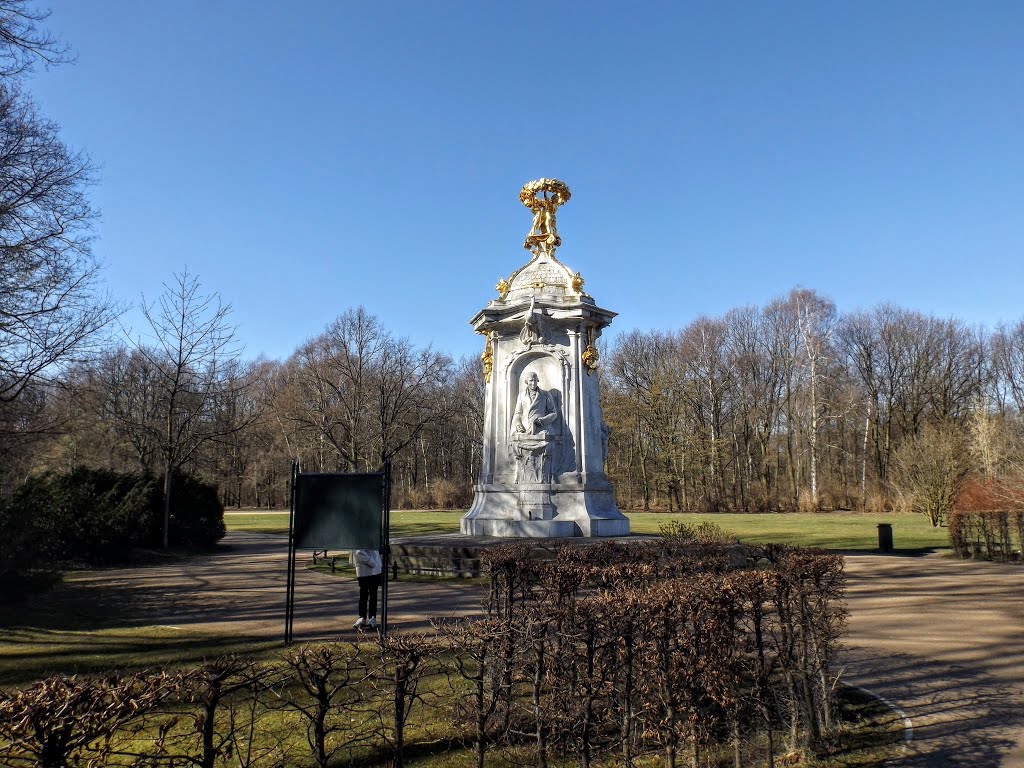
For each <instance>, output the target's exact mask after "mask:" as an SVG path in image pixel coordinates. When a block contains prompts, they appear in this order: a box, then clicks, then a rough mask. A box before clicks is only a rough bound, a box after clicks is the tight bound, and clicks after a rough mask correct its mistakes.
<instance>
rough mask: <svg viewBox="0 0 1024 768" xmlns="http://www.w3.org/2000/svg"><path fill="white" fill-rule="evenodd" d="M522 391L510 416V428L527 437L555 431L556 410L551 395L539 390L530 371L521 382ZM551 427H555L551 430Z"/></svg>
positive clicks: (535, 379) (538, 385)
mask: <svg viewBox="0 0 1024 768" xmlns="http://www.w3.org/2000/svg"><path fill="white" fill-rule="evenodd" d="M523 384H524V386H523V389H522V391H521V392H520V393H519V397H518V398H517V399H516V410H515V413H514V414H512V428H513V429H514V430H515V431H516V432H519V433H525V434H527V435H545V434H547V432H549V431H557V425H555V421H556V420H557V419H558V408H557V406H556V405H555V399H554V398H553V397H552V396H551V393H549V392H546V391H544V390H543V389H541V388H540V384H539V380H538V378H537V374H536V373H533V372H532V371H531V372H530V373H528V374H527V375H526V378H525V379H524V380H523ZM552 427H556V429H555V430H552V429H551V428H552Z"/></svg>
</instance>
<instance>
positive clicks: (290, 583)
mask: <svg viewBox="0 0 1024 768" xmlns="http://www.w3.org/2000/svg"><path fill="white" fill-rule="evenodd" d="M298 478H299V462H297V461H293V462H292V479H291V488H290V489H289V493H288V497H289V502H288V580H287V583H286V585H285V598H284V642H285V645H288V644H290V643H291V642H292V627H293V624H294V619H295V505H296V495H297V493H296V486H297V485H298V482H297V481H298Z"/></svg>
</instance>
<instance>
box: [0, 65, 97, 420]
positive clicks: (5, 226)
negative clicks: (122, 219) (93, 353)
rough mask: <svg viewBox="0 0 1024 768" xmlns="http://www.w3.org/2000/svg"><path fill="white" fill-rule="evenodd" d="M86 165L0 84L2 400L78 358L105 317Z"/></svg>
mask: <svg viewBox="0 0 1024 768" xmlns="http://www.w3.org/2000/svg"><path fill="white" fill-rule="evenodd" d="M92 182H93V172H92V168H91V167H90V165H89V162H88V159H87V158H85V157H83V156H82V155H80V154H76V153H74V152H72V151H71V150H69V149H68V148H67V147H66V146H65V145H64V144H63V143H62V142H61V140H60V138H59V136H58V128H57V126H56V125H55V124H54V123H52V122H50V121H48V120H45V119H44V118H42V117H41V116H40V115H39V114H38V113H37V112H36V109H35V107H34V105H33V104H32V102H31V101H30V100H29V99H28V98H27V97H25V96H23V95H21V94H20V93H19V92H18V90H17V88H16V87H15V86H13V85H10V84H3V83H0V261H2V262H3V265H4V268H3V270H2V271H0V401H11V400H13V399H14V398H16V397H17V396H18V395H19V394H21V392H22V391H23V390H24V389H25V387H26V386H28V385H29V383H30V382H33V381H35V380H37V379H39V378H40V377H43V378H48V377H49V378H52V377H53V376H54V375H55V374H56V373H57V371H58V370H59V366H60V365H61V364H63V363H67V362H69V361H72V360H74V359H75V358H76V357H77V356H78V355H80V354H81V353H83V352H84V351H86V350H87V349H88V347H89V342H90V341H92V340H93V339H95V337H96V332H97V331H99V330H100V329H101V328H103V327H104V326H105V325H106V324H107V323H109V321H110V320H111V319H112V316H113V308H112V304H111V302H110V300H109V299H108V298H107V297H105V296H104V295H102V294H101V293H100V291H99V289H98V287H97V271H98V267H97V265H96V262H95V261H94V260H93V258H92V254H91V252H90V247H89V241H90V238H91V234H92V225H93V222H94V220H95V214H94V212H93V210H92V208H91V207H90V205H89V203H88V201H87V199H86V194H85V193H86V190H87V189H88V187H89V186H90V185H91V184H92Z"/></svg>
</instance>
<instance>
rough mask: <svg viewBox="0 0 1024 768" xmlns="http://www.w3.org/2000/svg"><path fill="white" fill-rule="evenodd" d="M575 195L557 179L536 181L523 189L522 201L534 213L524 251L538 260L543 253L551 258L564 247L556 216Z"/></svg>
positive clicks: (520, 196) (520, 197)
mask: <svg viewBox="0 0 1024 768" xmlns="http://www.w3.org/2000/svg"><path fill="white" fill-rule="evenodd" d="M570 197H572V193H571V192H570V191H569V187H567V186H566V185H565V183H564V182H561V181H559V180H558V179H537V180H536V181H530V182H527V183H526V184H524V185H523V188H522V189H521V190H520V192H519V201H520V202H521V203H522V204H523V205H525V206H526V207H527V208H529V209H530V210H531V211H533V224H531V225H530V231H529V233H528V234H527V235H526V240H525V242H524V243H523V248H525V249H526V250H528V251H531V252H532V253H533V254H534V256H537V255H539V254H540V253H541V251H545V252H547V253H549V254H553V253H554V249H555V248H557V247H558V246H560V245H561V244H562V238H560V237H559V236H558V227H557V225H556V224H555V212H556V211H557V210H558V206H560V205H562V204H564V203H565V202H566V201H567V200H568V199H569V198H570Z"/></svg>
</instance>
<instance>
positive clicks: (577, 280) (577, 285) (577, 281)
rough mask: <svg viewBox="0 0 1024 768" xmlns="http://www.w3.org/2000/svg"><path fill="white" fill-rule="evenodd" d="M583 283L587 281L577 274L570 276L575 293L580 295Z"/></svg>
mask: <svg viewBox="0 0 1024 768" xmlns="http://www.w3.org/2000/svg"><path fill="white" fill-rule="evenodd" d="M585 282H587V281H586V280H584V279H583V276H582V275H580V273H579V272H577V273H576V274H575V275H573V276H572V289H573V290H574V291H576V293H579V294H582V293H583V284H584V283H585Z"/></svg>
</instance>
